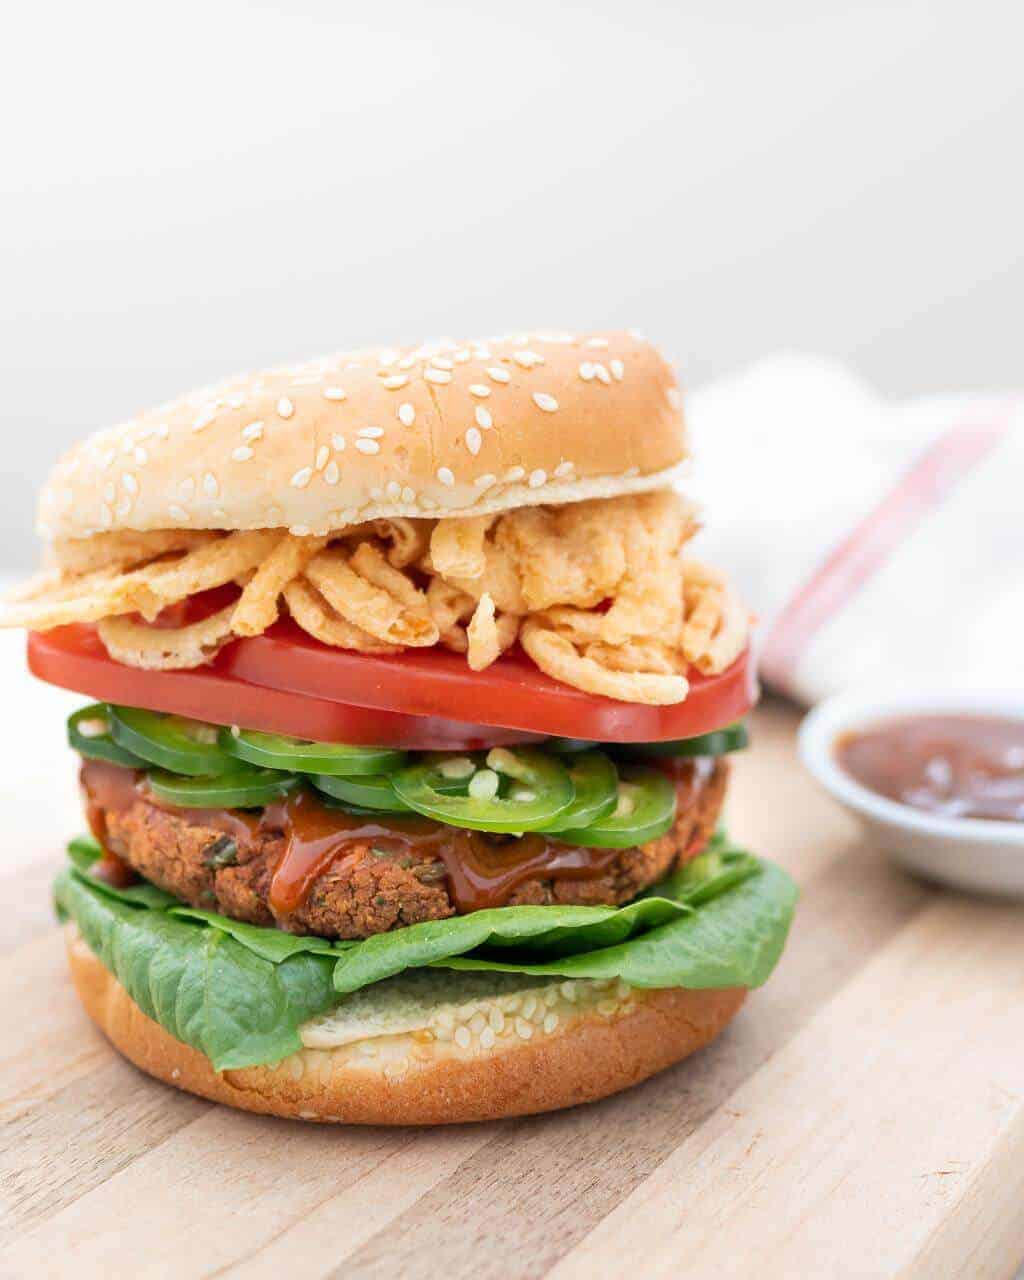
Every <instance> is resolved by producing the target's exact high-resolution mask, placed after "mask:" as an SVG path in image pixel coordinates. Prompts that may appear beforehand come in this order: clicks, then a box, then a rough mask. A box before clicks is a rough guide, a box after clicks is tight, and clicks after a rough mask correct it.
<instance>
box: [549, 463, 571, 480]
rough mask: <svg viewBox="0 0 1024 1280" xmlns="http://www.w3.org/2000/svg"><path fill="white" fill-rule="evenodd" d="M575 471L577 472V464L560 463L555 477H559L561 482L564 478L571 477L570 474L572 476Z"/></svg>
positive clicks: (556, 468) (555, 471)
mask: <svg viewBox="0 0 1024 1280" xmlns="http://www.w3.org/2000/svg"><path fill="white" fill-rule="evenodd" d="M574 470H575V464H574V463H572V462H560V463H559V464H558V466H557V467H555V470H554V475H556V476H557V477H558V479H559V480H561V479H562V478H563V477H564V476H567V475H569V474H570V473H571V472H572V471H574Z"/></svg>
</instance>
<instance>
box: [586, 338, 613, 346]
mask: <svg viewBox="0 0 1024 1280" xmlns="http://www.w3.org/2000/svg"><path fill="white" fill-rule="evenodd" d="M607 345H608V339H607V338H588V339H587V346H588V347H607Z"/></svg>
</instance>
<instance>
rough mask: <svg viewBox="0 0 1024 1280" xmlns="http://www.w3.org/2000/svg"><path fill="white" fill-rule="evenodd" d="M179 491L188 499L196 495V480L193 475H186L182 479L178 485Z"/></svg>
mask: <svg viewBox="0 0 1024 1280" xmlns="http://www.w3.org/2000/svg"><path fill="white" fill-rule="evenodd" d="M178 492H179V493H180V494H181V496H182V497H183V498H185V499H186V501H187V500H189V499H191V498H194V497H195V496H196V482H195V481H194V480H193V479H192V477H191V476H186V477H185V479H184V480H182V482H181V484H179V485H178Z"/></svg>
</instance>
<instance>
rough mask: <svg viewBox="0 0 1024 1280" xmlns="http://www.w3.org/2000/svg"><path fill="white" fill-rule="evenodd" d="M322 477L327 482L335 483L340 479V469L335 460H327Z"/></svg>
mask: <svg viewBox="0 0 1024 1280" xmlns="http://www.w3.org/2000/svg"><path fill="white" fill-rule="evenodd" d="M324 479H325V480H326V481H327V483H328V484H337V483H338V481H339V480H340V479H341V470H340V468H339V467H338V464H337V463H336V462H329V463H328V464H327V470H326V471H325V472H324Z"/></svg>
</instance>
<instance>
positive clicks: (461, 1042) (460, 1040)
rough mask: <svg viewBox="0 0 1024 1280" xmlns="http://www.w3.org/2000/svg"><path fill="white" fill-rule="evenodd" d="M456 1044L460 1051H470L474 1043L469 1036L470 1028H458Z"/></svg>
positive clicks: (456, 1030)
mask: <svg viewBox="0 0 1024 1280" xmlns="http://www.w3.org/2000/svg"><path fill="white" fill-rule="evenodd" d="M455 1043H456V1044H457V1045H458V1046H459V1048H460V1049H468V1048H469V1046H470V1044H471V1043H472V1037H471V1036H470V1034H469V1027H456V1029H455Z"/></svg>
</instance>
